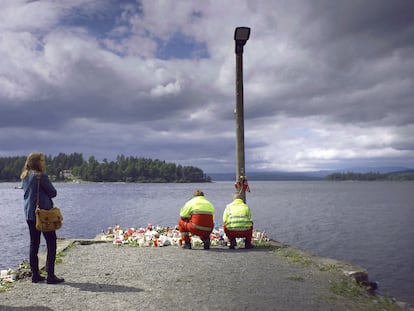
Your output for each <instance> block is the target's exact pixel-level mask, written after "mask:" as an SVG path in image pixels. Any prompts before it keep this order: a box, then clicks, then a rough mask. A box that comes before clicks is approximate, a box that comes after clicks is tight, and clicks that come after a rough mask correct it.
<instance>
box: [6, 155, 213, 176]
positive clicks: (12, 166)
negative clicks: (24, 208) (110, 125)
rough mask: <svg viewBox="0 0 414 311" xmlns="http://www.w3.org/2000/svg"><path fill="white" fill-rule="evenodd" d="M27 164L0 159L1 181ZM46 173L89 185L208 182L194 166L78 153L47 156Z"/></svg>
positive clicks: (21, 159)
mask: <svg viewBox="0 0 414 311" xmlns="http://www.w3.org/2000/svg"><path fill="white" fill-rule="evenodd" d="M25 161H26V156H16V157H0V181H3V182H6V181H7V182H16V181H19V180H20V173H21V172H22V168H23V165H24V163H25ZM46 171H47V174H48V175H49V177H50V178H51V179H52V180H53V181H88V182H142V183H144V182H153V183H189V182H211V178H210V177H209V176H207V175H206V174H204V172H203V171H202V170H201V169H200V168H197V167H194V166H182V165H177V164H174V163H166V162H165V161H161V160H158V159H155V160H153V159H147V158H142V157H132V156H130V157H126V156H124V155H119V156H118V157H117V159H116V161H108V160H106V159H104V160H103V161H102V162H99V161H98V160H96V158H95V157H94V156H90V157H89V159H88V160H87V161H86V160H85V159H84V158H83V155H82V154H81V153H72V154H69V155H66V154H64V153H59V154H58V155H57V156H50V155H48V156H46Z"/></svg>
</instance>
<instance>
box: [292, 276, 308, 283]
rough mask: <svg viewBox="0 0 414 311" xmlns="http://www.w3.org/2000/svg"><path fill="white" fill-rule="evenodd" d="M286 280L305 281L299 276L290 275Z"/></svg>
mask: <svg viewBox="0 0 414 311" xmlns="http://www.w3.org/2000/svg"><path fill="white" fill-rule="evenodd" d="M288 280H291V281H295V282H305V279H304V278H303V277H301V276H290V277H288Z"/></svg>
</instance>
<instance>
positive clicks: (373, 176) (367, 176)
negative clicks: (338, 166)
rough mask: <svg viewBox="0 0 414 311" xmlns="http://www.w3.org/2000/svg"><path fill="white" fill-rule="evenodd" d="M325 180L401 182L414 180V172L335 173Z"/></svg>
mask: <svg viewBox="0 0 414 311" xmlns="http://www.w3.org/2000/svg"><path fill="white" fill-rule="evenodd" d="M325 180H333V181H336V180H337V181H344V180H360V181H381V180H384V181H386V180H389V181H399V180H414V170H409V171H403V172H392V173H375V172H369V173H354V172H346V173H333V174H329V175H327V176H326V177H325Z"/></svg>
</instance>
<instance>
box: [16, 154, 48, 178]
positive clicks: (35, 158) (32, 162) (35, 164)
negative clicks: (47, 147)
mask: <svg viewBox="0 0 414 311" xmlns="http://www.w3.org/2000/svg"><path fill="white" fill-rule="evenodd" d="M44 158H45V155H44V154H43V153H41V152H32V153H31V154H29V155H28V156H27V159H26V162H25V163H24V167H23V171H22V173H21V175H20V179H25V178H26V176H27V174H28V173H29V172H30V171H36V172H43V169H42V165H41V160H42V159H44Z"/></svg>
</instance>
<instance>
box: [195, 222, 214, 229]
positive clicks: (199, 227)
mask: <svg viewBox="0 0 414 311" xmlns="http://www.w3.org/2000/svg"><path fill="white" fill-rule="evenodd" d="M192 225H193V226H194V228H196V229H198V230H203V231H211V230H213V228H209V227H203V226H199V225H197V224H195V223H193V222H192Z"/></svg>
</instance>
